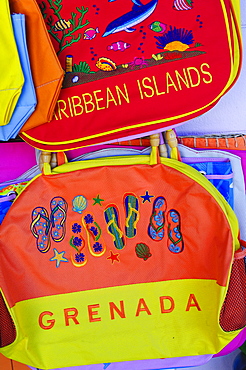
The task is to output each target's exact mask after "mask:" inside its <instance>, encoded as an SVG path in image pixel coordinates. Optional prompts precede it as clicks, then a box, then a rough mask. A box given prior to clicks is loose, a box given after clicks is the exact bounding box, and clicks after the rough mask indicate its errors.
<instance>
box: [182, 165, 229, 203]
mask: <svg viewBox="0 0 246 370" xmlns="http://www.w3.org/2000/svg"><path fill="white" fill-rule="evenodd" d="M199 160H200V161H194V158H190V159H187V158H186V159H183V162H185V163H187V164H188V165H189V166H191V167H193V168H195V169H196V170H197V171H199V172H201V173H202V174H203V175H204V176H205V177H206V178H207V179H208V180H209V181H210V182H211V183H212V184H213V185H214V186H215V187H216V189H217V190H219V192H220V193H221V194H222V195H223V196H224V198H225V199H226V201H227V202H228V203H229V204H230V206H231V207H232V208H233V207H234V192H233V171H232V166H231V162H230V160H229V159H227V160H226V159H225V160H222V161H221V160H217V161H215V160H211V159H210V160H209V158H208V159H207V160H206V159H205V158H204V159H203V158H199Z"/></svg>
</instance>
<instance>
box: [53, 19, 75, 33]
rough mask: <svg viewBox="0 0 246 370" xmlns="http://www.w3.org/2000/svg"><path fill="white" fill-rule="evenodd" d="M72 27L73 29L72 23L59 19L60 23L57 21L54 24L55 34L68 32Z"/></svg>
mask: <svg viewBox="0 0 246 370" xmlns="http://www.w3.org/2000/svg"><path fill="white" fill-rule="evenodd" d="M70 27H71V23H70V21H66V20H65V19H59V21H57V22H56V23H55V24H54V27H53V29H54V31H55V32H58V31H63V30H66V29H67V28H70Z"/></svg>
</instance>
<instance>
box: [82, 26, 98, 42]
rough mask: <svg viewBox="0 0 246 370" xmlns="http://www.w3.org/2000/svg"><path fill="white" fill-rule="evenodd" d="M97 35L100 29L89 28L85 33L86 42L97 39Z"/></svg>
mask: <svg viewBox="0 0 246 370" xmlns="http://www.w3.org/2000/svg"><path fill="white" fill-rule="evenodd" d="M97 33H99V29H98V27H97V28H92V27H91V28H87V30H85V32H84V40H92V39H94V37H96V35H97Z"/></svg>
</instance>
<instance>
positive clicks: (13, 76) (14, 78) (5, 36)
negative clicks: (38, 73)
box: [0, 0, 24, 126]
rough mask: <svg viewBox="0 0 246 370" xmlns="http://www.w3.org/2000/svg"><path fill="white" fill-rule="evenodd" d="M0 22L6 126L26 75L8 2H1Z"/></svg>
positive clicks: (1, 121)
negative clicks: (0, 26) (0, 25)
mask: <svg viewBox="0 0 246 370" xmlns="http://www.w3.org/2000/svg"><path fill="white" fill-rule="evenodd" d="M0 21H1V24H2V25H3V26H2V30H1V37H0V49H1V54H0V66H1V70H2V71H4V73H3V74H2V76H1V82H0V92H1V99H0V112H1V116H0V126H5V125H7V124H8V123H9V121H10V119H11V116H12V114H13V111H14V109H15V107H16V104H17V102H18V99H19V97H20V94H21V91H22V87H23V84H24V75H23V71H22V67H21V63H20V58H19V53H18V48H17V45H16V40H15V37H14V31H13V27H12V22H11V16H10V9H9V2H8V1H7V0H4V1H1V5H0Z"/></svg>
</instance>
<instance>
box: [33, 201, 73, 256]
mask: <svg viewBox="0 0 246 370" xmlns="http://www.w3.org/2000/svg"><path fill="white" fill-rule="evenodd" d="M67 208H68V206H67V202H66V200H65V199H64V198H62V197H54V198H53V199H52V200H51V201H50V215H49V213H48V211H47V209H46V208H44V207H36V208H34V210H33V211H32V216H31V217H32V222H31V232H32V234H33V236H34V237H35V238H36V245H37V248H38V250H39V251H40V252H42V253H45V252H48V250H49V249H50V243H51V238H52V239H53V241H54V242H61V241H62V240H63V239H64V237H65V232H66V223H65V221H66V217H67Z"/></svg>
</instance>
